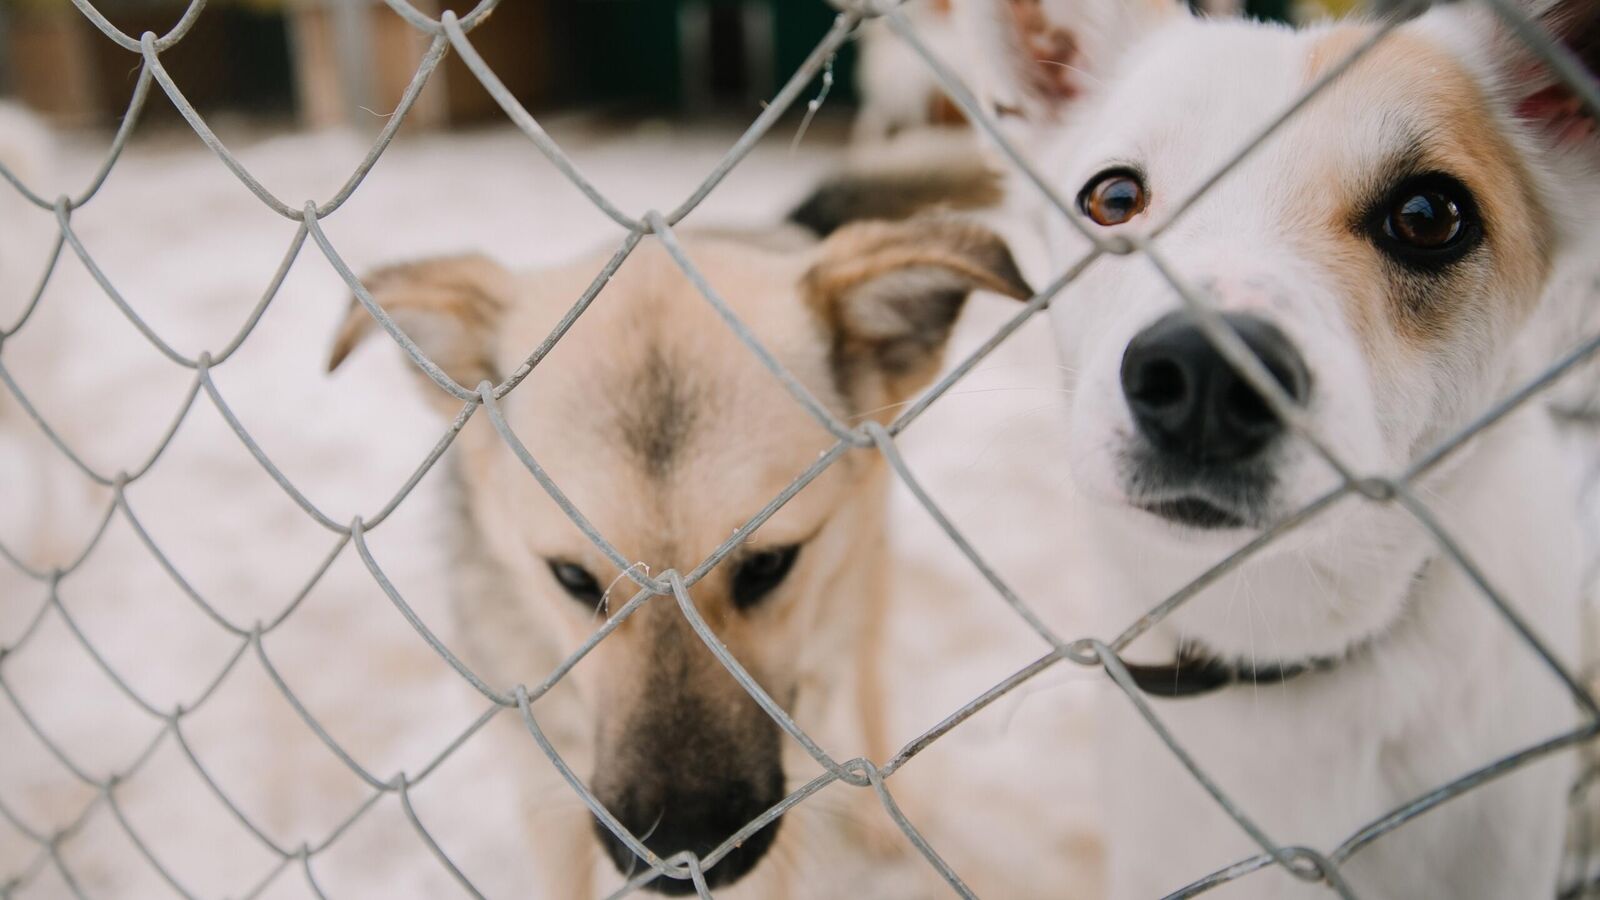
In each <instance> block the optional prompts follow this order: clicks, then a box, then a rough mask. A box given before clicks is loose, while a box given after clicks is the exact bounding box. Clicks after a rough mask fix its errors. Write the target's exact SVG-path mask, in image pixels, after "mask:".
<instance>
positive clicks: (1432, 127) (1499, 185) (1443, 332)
mask: <svg viewBox="0 0 1600 900" xmlns="http://www.w3.org/2000/svg"><path fill="white" fill-rule="evenodd" d="M1371 30H1372V26H1357V25H1350V26H1343V27H1339V28H1336V29H1332V30H1330V31H1329V33H1328V34H1327V36H1326V37H1324V38H1323V39H1322V40H1320V41H1318V42H1317V44H1316V45H1315V47H1314V48H1313V50H1312V51H1311V53H1310V55H1309V58H1308V61H1307V66H1306V74H1305V80H1306V83H1307V84H1308V85H1309V84H1310V83H1312V82H1314V81H1316V80H1317V79H1319V78H1321V77H1323V76H1324V75H1325V74H1326V73H1327V71H1328V70H1329V69H1330V68H1332V67H1333V66H1335V65H1338V64H1339V63H1340V62H1341V61H1343V60H1344V59H1346V58H1347V57H1348V56H1349V55H1350V54H1351V53H1352V52H1354V51H1355V50H1356V48H1357V47H1358V46H1359V45H1360V44H1361V43H1362V42H1364V41H1365V40H1367V39H1368V37H1369V36H1370V34H1371ZM1396 90H1401V91H1404V92H1405V95H1406V97H1407V104H1408V105H1409V106H1411V107H1412V108H1413V109H1414V110H1415V116H1416V119H1415V121H1416V123H1417V124H1418V125H1419V126H1420V127H1421V128H1422V129H1423V133H1424V134H1425V136H1426V140H1425V141H1424V142H1423V143H1422V145H1421V149H1422V151H1423V153H1424V157H1423V165H1424V167H1425V168H1430V169H1436V170H1438V171H1443V172H1449V173H1451V174H1452V175H1455V176H1456V177H1458V178H1460V179H1461V180H1462V182H1463V183H1465V184H1466V185H1467V187H1468V188H1469V189H1470V190H1471V191H1472V192H1473V194H1474V196H1475V197H1476V198H1477V201H1478V204H1479V206H1480V207H1481V211H1482V214H1483V217H1484V219H1485V220H1486V221H1487V222H1489V223H1491V224H1490V231H1489V233H1488V235H1487V246H1488V248H1489V253H1488V254H1486V255H1484V256H1483V257H1482V258H1481V259H1480V260H1478V261H1476V262H1475V263H1474V264H1472V265H1470V266H1463V267H1461V269H1460V271H1459V272H1457V273H1456V274H1455V275H1454V277H1452V278H1451V279H1450V281H1449V282H1447V283H1446V284H1445V285H1442V286H1440V287H1439V288H1437V290H1438V291H1440V292H1448V293H1449V294H1450V295H1451V296H1452V297H1460V298H1469V297H1480V298H1484V297H1498V298H1505V299H1506V300H1508V301H1509V302H1511V303H1513V304H1515V305H1514V306H1513V307H1511V308H1507V309H1487V308H1477V309H1474V308H1470V307H1466V306H1464V305H1462V304H1460V303H1456V302H1444V303H1438V304H1434V305H1432V306H1431V307H1430V309H1429V311H1428V313H1427V314H1424V315H1419V314H1416V313H1415V312H1414V311H1412V310H1409V309H1407V308H1405V307H1404V306H1403V305H1400V304H1395V303H1392V302H1385V301H1386V300H1387V299H1388V298H1380V297H1378V296H1377V295H1376V294H1375V293H1374V290H1373V288H1374V286H1375V285H1382V284H1384V283H1386V282H1387V281H1388V280H1389V279H1388V277H1387V276H1386V275H1385V274H1384V272H1383V267H1382V265H1381V263H1380V261H1379V260H1378V258H1377V255H1376V253H1375V251H1373V250H1372V248H1371V246H1370V243H1368V242H1367V241H1366V239H1365V238H1364V237H1362V236H1361V235H1359V234H1356V233H1355V232H1354V230H1353V229H1352V228H1351V225H1350V223H1351V221H1352V220H1353V219H1354V218H1355V217H1356V216H1358V215H1359V214H1360V213H1361V212H1362V210H1360V209H1358V208H1357V207H1358V205H1359V204H1361V203H1364V202H1367V200H1369V199H1370V198H1368V197H1357V196H1345V197H1342V198H1340V200H1339V202H1338V204H1337V205H1336V206H1334V207H1333V208H1331V209H1330V210H1329V213H1330V216H1331V218H1330V220H1329V221H1328V222H1327V223H1326V224H1325V225H1324V227H1323V228H1322V229H1320V230H1321V231H1322V232H1323V233H1326V234H1331V235H1334V236H1335V237H1334V246H1333V247H1332V248H1331V251H1330V252H1332V253H1334V254H1337V256H1338V257H1339V258H1340V259H1341V260H1343V261H1344V263H1345V264H1344V265H1341V266H1338V267H1336V268H1337V270H1338V271H1340V272H1342V273H1345V275H1346V278H1347V280H1348V282H1349V283H1350V287H1351V290H1349V292H1348V296H1350V297H1351V298H1352V301H1353V302H1355V303H1357V308H1356V309H1354V310H1352V316H1351V319H1352V321H1353V322H1354V323H1356V325H1357V328H1358V331H1359V332H1360V333H1361V334H1362V336H1363V338H1364V339H1365V340H1367V341H1368V342H1369V344H1370V342H1372V341H1376V340H1381V339H1383V336H1384V335H1385V333H1386V332H1389V331H1390V329H1391V327H1392V333H1393V334H1396V335H1398V336H1399V337H1400V338H1401V339H1402V341H1403V342H1404V344H1405V345H1407V346H1408V347H1409V349H1410V350H1411V351H1412V352H1422V351H1425V350H1427V349H1428V348H1429V347H1430V346H1431V345H1432V344H1433V343H1434V342H1435V341H1437V340H1438V339H1440V338H1442V337H1445V336H1448V334H1450V332H1451V331H1452V326H1454V325H1456V324H1458V323H1457V321H1456V320H1457V318H1458V317H1461V316H1479V317H1485V318H1486V319H1487V321H1488V322H1490V323H1493V324H1494V325H1496V326H1501V327H1504V326H1509V325H1511V324H1514V323H1515V322H1517V321H1519V320H1520V319H1521V318H1522V317H1523V316H1524V315H1526V314H1527V313H1528V312H1529V311H1530V310H1531V308H1532V306H1533V304H1534V303H1535V302H1536V300H1537V298H1538V296H1539V292H1538V285H1540V284H1541V283H1542V282H1543V279H1544V277H1545V275H1546V273H1547V271H1548V269H1549V260H1550V251H1551V248H1552V241H1551V235H1552V232H1553V229H1552V227H1551V224H1550V222H1549V221H1548V220H1547V219H1546V218H1545V213H1544V205H1543V203H1542V202H1541V200H1540V197H1539V196H1538V192H1537V190H1536V188H1535V186H1534V181H1533V178H1532V176H1531V174H1530V173H1529V172H1528V170H1527V168H1526V165H1525V164H1524V162H1523V158H1522V155H1521V154H1520V153H1519V152H1518V150H1517V148H1515V147H1514V146H1512V144H1511V142H1510V141H1509V140H1508V139H1507V137H1506V132H1505V129H1504V128H1503V127H1501V124H1500V123H1499V122H1497V121H1496V120H1495V118H1494V115H1493V113H1492V112H1491V111H1490V106H1489V104H1488V101H1487V98H1486V97H1484V95H1483V92H1482V90H1481V89H1480V88H1479V86H1478V82H1477V81H1476V80H1475V79H1474V78H1473V77H1472V75H1471V74H1470V73H1469V72H1467V70H1466V69H1465V68H1463V67H1462V65H1461V63H1460V62H1459V61H1458V60H1457V59H1456V58H1455V57H1454V56H1452V55H1451V54H1450V53H1448V52H1447V51H1446V50H1445V49H1443V48H1441V47H1438V46H1435V45H1434V44H1432V43H1430V42H1429V41H1428V40H1426V39H1425V38H1424V37H1422V36H1421V35H1418V34H1413V33H1410V32H1407V31H1405V30H1400V31H1397V32H1394V33H1391V34H1390V35H1388V36H1387V37H1385V38H1384V40H1383V41H1381V42H1380V43H1379V44H1378V45H1377V46H1375V47H1373V48H1372V49H1371V50H1370V51H1369V52H1368V53H1367V54H1366V55H1365V56H1364V57H1362V59H1361V60H1359V61H1358V62H1357V63H1356V64H1355V65H1354V66H1352V67H1351V68H1350V69H1349V70H1347V71H1346V72H1345V73H1344V74H1343V75H1342V76H1341V77H1340V78H1339V79H1338V80H1337V81H1336V82H1335V83H1334V84H1332V85H1331V86H1330V87H1329V90H1328V91H1327V93H1326V95H1325V96H1324V97H1323V98H1321V99H1319V100H1317V101H1314V102H1316V103H1319V104H1329V105H1350V106H1358V105H1360V104H1371V102H1372V99H1371V98H1372V97H1374V96H1375V95H1378V94H1380V93H1391V92H1394V91H1396ZM1338 166H1339V163H1338V162H1337V161H1335V162H1333V163H1331V164H1330V170H1329V171H1328V172H1327V174H1326V176H1324V178H1323V179H1322V181H1323V183H1326V184H1335V185H1337V184H1341V180H1340V179H1339V178H1337V177H1336V175H1337V172H1336V171H1335V170H1336V169H1337V167H1338ZM1363 304H1365V305H1363ZM1374 307H1378V308H1374Z"/></svg>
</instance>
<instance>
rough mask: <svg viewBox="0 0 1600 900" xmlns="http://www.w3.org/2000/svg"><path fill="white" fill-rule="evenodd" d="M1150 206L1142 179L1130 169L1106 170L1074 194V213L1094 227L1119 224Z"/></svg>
mask: <svg viewBox="0 0 1600 900" xmlns="http://www.w3.org/2000/svg"><path fill="white" fill-rule="evenodd" d="M1149 205H1150V198H1149V194H1148V192H1147V191H1146V190H1145V188H1144V179H1142V178H1141V177H1140V176H1139V173H1138V172H1135V171H1133V170H1132V169H1120V168H1119V169H1107V170H1106V171H1104V172H1101V173H1100V174H1099V175H1096V176H1095V177H1093V178H1091V179H1089V183H1088V184H1086V185H1084V186H1083V190H1082V191H1081V192H1079V194H1078V211H1079V212H1081V213H1083V214H1084V215H1086V216H1088V217H1089V219H1090V221H1092V222H1094V223H1095V224H1096V225H1104V226H1106V227H1108V228H1109V227H1110V226H1112V225H1121V224H1123V223H1124V222H1128V221H1130V220H1131V219H1133V217H1134V216H1137V215H1138V214H1140V213H1142V212H1144V210H1145V207H1147V206H1149Z"/></svg>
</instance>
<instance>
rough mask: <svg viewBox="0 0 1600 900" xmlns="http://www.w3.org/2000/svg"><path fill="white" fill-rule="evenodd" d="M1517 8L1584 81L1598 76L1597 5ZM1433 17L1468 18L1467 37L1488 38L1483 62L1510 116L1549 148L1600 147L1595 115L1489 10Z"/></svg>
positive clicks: (1581, 1) (1535, 3) (1588, 1)
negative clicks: (1567, 54)
mask: <svg viewBox="0 0 1600 900" xmlns="http://www.w3.org/2000/svg"><path fill="white" fill-rule="evenodd" d="M1518 6H1519V7H1520V8H1521V9H1522V10H1523V11H1524V12H1525V13H1527V14H1528V15H1529V17H1530V18H1532V19H1533V21H1534V22H1535V23H1536V24H1537V25H1538V27H1539V28H1541V29H1542V30H1543V31H1544V32H1545V33H1546V34H1547V35H1549V36H1550V37H1551V38H1552V39H1554V40H1555V42H1556V43H1558V44H1560V45H1561V46H1563V47H1565V48H1566V49H1567V50H1569V51H1571V52H1572V53H1573V55H1574V56H1576V57H1577V59H1578V61H1579V62H1580V63H1581V65H1582V67H1583V69H1584V72H1585V74H1586V76H1587V77H1588V78H1589V79H1591V80H1593V79H1594V77H1595V75H1596V73H1600V0H1522V2H1519V3H1518ZM1435 14H1437V15H1443V16H1450V15H1457V16H1461V15H1467V16H1471V17H1472V21H1471V22H1469V24H1468V26H1467V28H1468V30H1469V32H1470V33H1472V34H1474V35H1482V34H1488V35H1491V37H1490V39H1489V43H1488V45H1487V46H1486V47H1485V48H1484V55H1483V58H1484V59H1485V60H1486V61H1487V63H1488V64H1489V65H1490V66H1492V67H1493V68H1494V70H1495V73H1494V78H1495V80H1496V82H1497V86H1498V88H1499V90H1500V91H1501V93H1502V96H1503V97H1504V98H1505V100H1506V102H1507V103H1508V104H1509V105H1510V109H1511V112H1512V115H1514V116H1515V117H1516V118H1518V119H1520V120H1522V121H1524V122H1526V123H1528V124H1529V125H1530V126H1532V127H1533V128H1534V129H1535V131H1536V132H1537V133H1538V134H1539V136H1540V137H1542V138H1543V139H1545V140H1546V141H1547V142H1548V143H1549V145H1550V146H1553V147H1554V148H1556V149H1559V150H1590V151H1593V150H1595V149H1597V148H1600V140H1597V138H1596V134H1597V129H1596V123H1597V119H1596V116H1595V114H1594V113H1593V112H1591V111H1589V110H1586V109H1584V107H1583V104H1582V102H1581V101H1580V100H1579V98H1578V94H1577V92H1576V91H1574V90H1573V89H1572V87H1571V86H1570V85H1569V84H1568V83H1567V82H1566V81H1564V80H1562V79H1561V78H1559V77H1558V76H1557V75H1556V72H1555V70H1554V69H1552V68H1551V67H1550V65H1549V64H1548V63H1547V62H1545V60H1544V59H1543V58H1542V57H1541V56H1540V55H1539V54H1538V53H1537V52H1536V51H1535V50H1534V49H1532V48H1530V47H1529V46H1528V45H1527V44H1526V43H1525V42H1524V41H1523V40H1522V39H1521V38H1520V37H1519V36H1518V35H1517V34H1516V32H1515V30H1514V29H1513V28H1512V27H1511V26H1510V25H1508V24H1507V23H1506V22H1504V21H1503V20H1501V19H1500V18H1499V17H1498V16H1496V15H1495V14H1494V12H1493V11H1492V10H1488V9H1474V10H1471V11H1470V12H1468V11H1462V10H1457V9H1454V8H1451V7H1446V8H1443V9H1439V10H1437V11H1436V12H1435ZM1485 19H1488V20H1490V21H1488V22H1485V21H1484V20H1485ZM1485 26H1487V27H1485Z"/></svg>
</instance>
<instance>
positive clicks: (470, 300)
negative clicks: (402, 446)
mask: <svg viewBox="0 0 1600 900" xmlns="http://www.w3.org/2000/svg"><path fill="white" fill-rule="evenodd" d="M510 282H511V274H510V273H509V272H507V271H506V270H505V269H504V268H503V267H501V266H500V264H499V263H496V262H495V261H493V260H491V259H489V258H488V257H485V256H478V255H468V256H451V257H440V258H437V259H426V260H420V261H418V262H411V263H401V264H399V265H393V266H386V267H384V268H381V269H378V270H376V271H374V272H372V273H370V274H369V275H367V276H366V278H364V279H363V280H362V284H364V285H365V286H366V288H367V291H368V292H369V293H371V295H372V298H373V299H374V300H376V301H377V303H378V305H379V306H380V307H382V308H383V310H384V312H386V313H388V314H389V316H390V318H392V319H393V320H394V322H395V324H396V325H398V326H400V330H401V331H403V332H405V334H406V336H407V337H409V338H411V340H412V341H413V342H415V343H416V345H417V347H418V348H419V349H421V350H422V353H423V355H425V356H427V357H428V359H430V360H431V361H432V362H433V363H434V364H435V365H437V366H438V367H439V368H440V369H441V370H443V371H444V373H445V374H446V375H449V376H450V377H451V378H452V379H454V380H455V382H456V383H457V384H459V385H461V386H463V387H465V388H468V389H469V390H470V389H471V388H473V387H475V386H477V385H478V384H479V383H480V382H482V381H484V380H488V381H491V382H498V381H499V380H500V375H499V373H498V372H497V371H496V368H495V364H494V353H493V338H494V334H495V326H496V324H497V323H498V322H499V319H500V315H501V313H502V312H503V311H504V309H505V306H506V303H507V302H508V301H507V297H508V296H509V294H510ZM377 324H378V323H377V322H376V320H374V319H373V317H372V315H371V314H370V313H368V312H367V310H366V307H364V306H362V305H361V303H360V302H359V301H356V300H354V299H352V300H351V301H350V310H349V312H348V314H346V316H345V318H344V321H343V322H342V323H341V324H340V326H339V329H338V331H337V333H336V334H335V336H334V342H333V349H332V351H331V352H330V353H329V355H328V371H330V372H331V371H333V370H334V369H337V368H338V367H339V366H340V365H341V364H342V363H343V362H344V361H345V359H346V358H348V357H349V355H350V353H351V352H352V351H353V350H355V348H356V347H357V346H358V345H359V344H360V343H361V341H362V340H363V339H364V338H365V337H366V336H367V335H369V334H371V333H372V332H373V331H374V330H376V329H377Z"/></svg>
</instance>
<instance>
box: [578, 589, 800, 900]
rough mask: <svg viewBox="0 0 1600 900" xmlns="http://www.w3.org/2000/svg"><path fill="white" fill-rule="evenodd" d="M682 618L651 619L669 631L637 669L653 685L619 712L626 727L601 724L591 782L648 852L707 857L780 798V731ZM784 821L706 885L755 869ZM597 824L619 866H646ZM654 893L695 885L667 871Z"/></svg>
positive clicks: (750, 840)
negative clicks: (645, 666) (630, 708)
mask: <svg viewBox="0 0 1600 900" xmlns="http://www.w3.org/2000/svg"><path fill="white" fill-rule="evenodd" d="M673 619H676V617H673ZM669 621H670V620H669ZM681 621H682V620H681V619H676V621H671V622H670V624H668V623H667V622H655V623H653V624H656V625H658V626H664V627H659V628H658V629H657V630H656V633H655V634H653V635H652V637H653V638H654V640H653V642H652V645H651V650H650V653H649V658H650V665H649V666H648V667H647V668H646V669H644V670H643V671H641V672H640V673H639V675H640V677H641V678H642V680H643V683H644V684H645V685H646V686H647V687H646V689H645V690H644V691H643V692H642V693H641V694H640V695H639V696H637V698H636V699H635V700H634V701H633V702H632V703H631V704H630V705H631V706H632V707H633V708H632V710H631V711H629V712H626V713H623V714H622V718H621V719H620V723H619V725H620V727H617V726H616V725H614V726H613V727H606V726H605V725H604V724H602V726H601V729H600V742H599V747H598V750H599V753H598V756H597V760H596V763H597V769H596V771H595V775H594V778H593V780H592V782H591V783H592V784H593V786H594V792H595V796H596V797H597V798H598V799H599V800H600V802H601V803H602V804H603V805H604V806H605V807H606V809H607V810H609V811H610V812H611V814H612V815H613V816H615V817H616V818H617V820H618V821H619V822H620V823H621V824H622V825H623V827H624V828H626V829H627V830H628V831H629V832H630V833H631V834H632V835H633V836H634V837H636V838H638V839H639V840H640V841H641V842H642V843H643V844H644V845H645V846H646V847H647V848H649V849H650V851H651V852H652V853H655V854H656V855H657V856H659V857H661V858H663V859H666V858H669V857H671V856H672V855H674V854H676V853H681V852H683V851H686V850H687V851H691V852H693V853H695V854H696V855H697V856H699V857H700V858H702V859H704V858H705V857H706V856H707V855H709V854H710V853H711V852H712V851H713V850H715V849H716V848H717V847H718V846H720V845H721V844H722V843H723V842H724V841H726V840H727V839H728V838H730V837H732V836H733V835H734V833H735V832H737V831H739V829H741V828H743V827H744V826H745V825H747V824H749V823H750V822H751V821H752V820H754V819H755V818H757V817H758V816H760V815H761V814H762V813H764V812H766V811H767V810H768V809H770V808H771V807H772V806H774V805H775V804H777V803H778V801H780V800H782V799H783V796H784V782H785V779H784V773H783V762H782V741H781V737H782V732H781V731H780V730H779V729H778V725H777V723H776V722H774V721H773V720H772V718H771V717H770V716H768V715H767V713H766V711H765V710H763V709H762V708H761V707H760V705H758V704H757V703H756V702H755V700H754V699H752V698H751V697H750V695H749V694H747V693H745V691H744V689H743V688H741V687H740V686H739V684H738V682H736V681H734V679H733V677H732V676H731V675H729V674H728V673H727V672H726V671H725V670H723V669H722V667H721V666H720V665H719V664H717V662H716V661H715V659H714V658H712V657H711V655H710V653H709V652H707V651H705V650H704V648H703V647H700V646H699V644H698V642H697V641H696V640H695V639H694V638H693V636H692V635H689V634H687V633H686V632H687V627H686V626H680V625H679V624H678V623H680V622H681ZM614 721H616V720H614ZM781 821H782V820H781V819H779V820H775V821H773V822H771V823H769V824H768V825H766V826H765V827H763V828H762V829H760V830H759V831H757V832H755V833H754V834H751V835H749V836H747V837H746V838H745V839H744V840H743V841H742V842H741V843H740V845H739V846H737V847H735V848H733V849H732V850H731V851H729V853H728V854H727V855H726V856H724V857H722V858H721V859H719V860H718V861H716V863H715V864H714V865H712V866H711V867H710V868H709V869H708V870H706V872H705V878H706V883H707V884H708V885H709V886H710V887H713V888H715V887H717V886H719V885H720V886H725V885H729V884H733V883H734V882H736V881H738V880H740V879H741V878H743V877H744V876H745V875H747V874H749V872H750V871H751V870H752V869H754V868H755V867H756V865H757V864H758V863H759V862H760V861H761V859H762V857H763V856H764V855H765V854H766V852H767V850H768V849H770V848H771V846H772V843H773V841H774V839H775V838H776V837H777V833H778V827H779V822H781ZM594 825H595V829H596V837H597V838H598V839H599V840H600V843H601V846H602V847H604V848H605V850H606V853H607V855H608V856H609V857H610V858H611V861H612V863H613V864H614V865H615V866H616V867H617V871H618V872H620V873H622V874H624V875H631V874H638V873H640V872H643V871H645V869H646V867H645V864H644V863H643V862H642V861H641V860H640V859H639V858H638V856H637V855H636V854H635V853H634V851H633V849H632V848H631V847H630V846H628V844H626V843H624V842H623V841H622V840H621V839H620V838H618V837H617V836H616V835H614V834H612V833H611V830H610V829H609V828H607V827H606V826H605V824H604V823H603V822H601V821H599V820H598V819H596V820H595V822H594ZM649 890H652V891H655V892H657V893H662V894H673V895H679V894H693V893H694V892H695V888H694V884H693V882H692V881H689V880H686V879H678V878H670V877H665V876H662V877H658V878H656V879H655V880H654V881H652V882H651V883H650V885H649Z"/></svg>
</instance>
